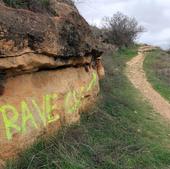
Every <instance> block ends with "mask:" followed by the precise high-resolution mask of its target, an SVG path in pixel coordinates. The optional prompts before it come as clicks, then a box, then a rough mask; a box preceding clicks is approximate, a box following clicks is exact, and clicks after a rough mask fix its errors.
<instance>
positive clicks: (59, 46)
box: [0, 0, 104, 162]
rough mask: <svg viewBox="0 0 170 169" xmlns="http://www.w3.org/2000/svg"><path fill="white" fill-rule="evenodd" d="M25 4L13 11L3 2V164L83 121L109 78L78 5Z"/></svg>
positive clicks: (0, 153) (0, 147) (0, 144)
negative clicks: (46, 137)
mask: <svg viewBox="0 0 170 169" xmlns="http://www.w3.org/2000/svg"><path fill="white" fill-rule="evenodd" d="M23 1H24V0H23ZM25 2H27V3H28V2H32V3H28V4H26V6H24V7H22V6H17V7H16V6H13V8H11V7H9V6H7V4H4V3H3V1H2V0H0V161H1V162H2V161H4V160H5V159H7V158H9V157H12V156H13V155H16V153H18V152H19V151H21V150H22V149H23V148H24V147H26V146H28V145H29V144H31V143H32V142H33V141H35V139H37V138H38V137H39V136H43V135H46V134H48V133H51V132H53V131H55V130H57V129H58V128H59V127H60V126H61V125H63V124H70V123H73V122H76V121H78V120H79V118H80V115H79V113H80V112H82V111H84V110H86V109H87V108H89V106H90V105H91V104H92V103H94V102H95V100H96V96H97V94H98V92H99V77H100V75H101V76H103V75H104V69H103V67H102V65H101V62H100V56H101V54H102V52H101V51H99V50H98V47H97V45H96V42H95V41H94V39H93V37H92V33H91V31H90V28H89V25H88V24H87V23H86V21H85V20H84V19H83V18H82V17H81V16H80V14H79V13H78V11H77V9H76V8H75V6H74V5H73V3H71V2H70V1H67V0H65V1H60V0H50V1H49V3H48V4H47V5H46V6H45V7H44V6H42V4H39V3H37V2H38V1H34V0H32V1H26V0H25ZM18 8H22V9H18Z"/></svg>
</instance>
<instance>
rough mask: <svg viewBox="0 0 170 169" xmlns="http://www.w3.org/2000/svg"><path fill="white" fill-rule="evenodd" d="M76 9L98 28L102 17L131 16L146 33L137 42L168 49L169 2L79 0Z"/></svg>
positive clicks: (169, 30) (169, 29) (169, 44)
mask: <svg viewBox="0 0 170 169" xmlns="http://www.w3.org/2000/svg"><path fill="white" fill-rule="evenodd" d="M81 1H82V3H78V4H77V7H78V9H79V11H80V13H81V14H82V15H83V16H84V17H85V18H86V20H87V21H88V22H89V23H90V24H96V25H98V26H100V25H101V24H102V23H101V20H102V18H103V17H104V16H109V17H111V16H112V15H113V14H114V13H116V12H117V11H120V12H122V13H124V14H126V15H128V16H133V17H135V18H136V19H137V21H138V22H139V23H140V24H141V25H143V26H144V27H145V28H146V30H147V32H146V33H143V34H142V35H141V36H140V37H139V38H138V41H140V42H143V43H148V44H152V45H157V46H161V47H162V48H168V47H170V0H81Z"/></svg>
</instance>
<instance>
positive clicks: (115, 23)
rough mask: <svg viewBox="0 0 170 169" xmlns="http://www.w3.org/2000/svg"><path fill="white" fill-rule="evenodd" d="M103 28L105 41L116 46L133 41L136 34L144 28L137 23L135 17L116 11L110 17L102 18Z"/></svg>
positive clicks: (126, 44) (125, 44)
mask: <svg viewBox="0 0 170 169" xmlns="http://www.w3.org/2000/svg"><path fill="white" fill-rule="evenodd" d="M103 30H105V33H104V34H105V35H104V37H105V38H106V41H108V42H109V43H112V44H115V45H117V46H118V47H122V46H126V47H128V46H129V45H131V44H132V43H134V40H135V39H136V38H137V36H138V34H139V33H141V32H143V31H144V28H143V27H142V26H139V25H138V22H137V21H136V19H135V18H131V17H128V16H126V15H124V14H122V13H120V12H117V13H116V14H114V15H113V17H112V18H108V17H106V18H104V26H103Z"/></svg>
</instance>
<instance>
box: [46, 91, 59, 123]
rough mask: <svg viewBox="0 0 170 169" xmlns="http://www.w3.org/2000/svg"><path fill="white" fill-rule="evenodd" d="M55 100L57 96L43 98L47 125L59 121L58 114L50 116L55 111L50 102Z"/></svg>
mask: <svg viewBox="0 0 170 169" xmlns="http://www.w3.org/2000/svg"><path fill="white" fill-rule="evenodd" d="M57 98H58V96H57V94H52V95H46V96H45V105H46V106H45V107H46V113H47V118H48V123H52V122H55V121H57V120H59V119H60V116H59V115H58V114H56V115H55V116H52V112H53V111H54V110H55V109H56V107H55V105H53V103H52V102H53V101H54V100H56V99H57Z"/></svg>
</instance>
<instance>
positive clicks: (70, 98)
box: [65, 72, 97, 114]
mask: <svg viewBox="0 0 170 169" xmlns="http://www.w3.org/2000/svg"><path fill="white" fill-rule="evenodd" d="M96 83H97V74H96V73H95V72H93V74H92V80H91V81H90V83H89V84H88V85H87V86H85V87H84V86H83V87H81V88H80V91H76V90H74V91H70V92H68V93H67V95H66V97H65V112H66V113H68V114H71V113H74V112H77V111H78V110H79V108H80V107H81V104H82V98H83V96H84V94H85V93H86V92H89V91H91V90H92V89H93V87H94V86H95V85H96ZM70 103H72V104H71V105H70Z"/></svg>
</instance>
